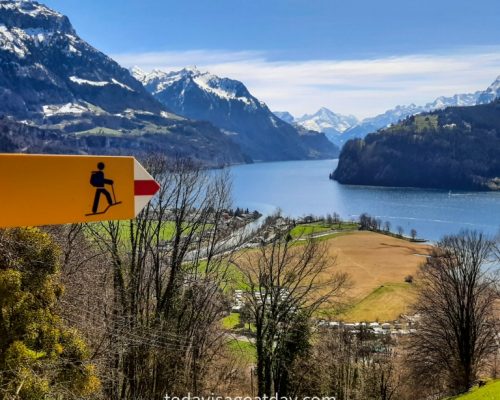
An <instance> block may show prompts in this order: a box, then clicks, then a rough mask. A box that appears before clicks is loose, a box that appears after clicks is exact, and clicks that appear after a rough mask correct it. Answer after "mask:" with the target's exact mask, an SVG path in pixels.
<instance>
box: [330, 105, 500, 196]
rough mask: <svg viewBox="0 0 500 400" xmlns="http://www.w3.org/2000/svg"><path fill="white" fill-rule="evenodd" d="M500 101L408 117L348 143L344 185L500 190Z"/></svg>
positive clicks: (342, 164)
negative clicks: (499, 155)
mask: <svg viewBox="0 0 500 400" xmlns="http://www.w3.org/2000/svg"><path fill="white" fill-rule="evenodd" d="M499 151H500V101H498V100H497V101H496V102H494V103H490V104H485V105H478V106H472V107H449V108H446V109H444V110H441V111H435V112H432V113H428V114H420V115H416V116H412V117H410V118H408V119H406V120H405V121H403V122H401V123H400V124H397V125H395V126H392V127H389V128H387V129H385V130H382V131H380V132H378V133H375V134H371V135H368V136H367V137H366V138H365V139H357V140H352V141H349V142H348V143H346V145H345V146H344V147H343V149H342V152H341V154H340V159H339V164H338V167H337V169H336V171H335V172H334V173H333V174H332V176H331V177H332V178H333V179H335V180H337V181H339V182H340V183H345V184H355V185H376V186H400V187H406V186H411V187H427V188H441V189H462V190H500V158H499V157H498V153H499Z"/></svg>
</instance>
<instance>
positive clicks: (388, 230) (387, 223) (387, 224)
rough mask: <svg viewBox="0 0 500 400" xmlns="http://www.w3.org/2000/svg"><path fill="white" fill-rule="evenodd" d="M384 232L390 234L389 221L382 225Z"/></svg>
mask: <svg viewBox="0 0 500 400" xmlns="http://www.w3.org/2000/svg"><path fill="white" fill-rule="evenodd" d="M384 230H385V231H386V232H390V231H391V222H390V221H385V223H384Z"/></svg>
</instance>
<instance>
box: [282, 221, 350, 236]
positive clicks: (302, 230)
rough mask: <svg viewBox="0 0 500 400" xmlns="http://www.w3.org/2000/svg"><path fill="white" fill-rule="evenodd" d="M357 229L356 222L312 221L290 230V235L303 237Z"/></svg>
mask: <svg viewBox="0 0 500 400" xmlns="http://www.w3.org/2000/svg"><path fill="white" fill-rule="evenodd" d="M354 229H358V224H357V223H353V222H342V223H341V224H327V223H325V222H313V223H310V224H300V225H297V226H296V227H295V228H293V229H292V231H291V232H290V233H291V235H292V237H294V238H297V237H303V236H309V235H315V234H321V233H324V232H330V231H351V230H354Z"/></svg>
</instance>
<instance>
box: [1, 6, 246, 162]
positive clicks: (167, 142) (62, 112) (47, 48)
mask: <svg viewBox="0 0 500 400" xmlns="http://www.w3.org/2000/svg"><path fill="white" fill-rule="evenodd" d="M0 116H4V117H7V118H10V119H11V120H13V121H22V122H24V123H29V124H31V125H33V126H38V127H41V128H43V129H49V130H50V131H60V132H61V133H65V134H66V133H73V134H75V133H78V134H79V135H78V137H82V135H92V136H93V137H100V138H102V137H103V136H108V139H109V136H110V135H111V136H112V137H113V143H114V145H115V147H114V148H111V146H110V145H109V143H110V140H108V139H105V140H100V139H95V140H94V142H95V143H104V145H103V146H104V151H109V152H115V151H116V152H120V148H121V146H122V145H123V147H124V149H125V150H123V151H127V152H130V151H129V150H130V149H139V148H141V149H143V150H145V151H162V152H167V153H172V154H173V153H175V154H183V155H198V157H201V158H203V159H204V160H205V161H209V162H216V163H217V164H219V163H226V162H241V161H243V160H244V158H243V155H242V153H241V151H240V150H239V148H238V146H237V145H236V144H234V143H233V142H232V141H231V140H230V138H228V137H227V135H225V134H223V133H222V132H221V131H220V130H219V129H217V128H215V127H214V126H213V125H211V124H209V123H199V122H193V121H188V120H186V119H184V118H181V117H179V116H177V115H175V114H173V113H170V112H169V111H168V109H167V108H166V107H165V106H164V105H162V104H161V103H160V102H159V101H158V100H156V99H155V98H154V97H153V96H152V95H151V94H150V93H149V92H148V91H147V90H146V89H145V88H144V87H143V85H142V84H141V83H140V82H139V81H137V80H136V79H135V78H134V77H133V76H132V75H131V74H130V72H129V71H128V70H127V69H125V68H122V67H121V66H120V65H119V64H118V63H116V62H115V61H113V60H112V59H111V58H109V57H108V56H106V55H105V54H103V53H101V52H100V51H98V50H96V49H95V48H94V47H92V46H91V45H90V44H88V43H87V42H85V41H84V40H83V39H81V38H80V37H79V36H78V35H77V33H76V31H75V30H74V28H73V27H72V25H71V23H70V21H69V20H68V18H67V17H66V16H64V15H62V14H60V13H58V12H56V11H53V10H51V9H50V8H48V7H46V6H44V5H42V4H40V3H37V2H35V1H19V0H16V1H13V0H0ZM18 131H19V132H22V131H23V130H22V129H19V130H18ZM145 135H147V136H145ZM140 138H141V139H140ZM139 139H140V140H139ZM142 139H144V140H142ZM120 143H122V144H120ZM82 151H86V152H87V151H92V149H88V148H85V149H82ZM99 151H100V152H102V151H103V150H102V146H101V147H100V150H99ZM209 159H210V160H209Z"/></svg>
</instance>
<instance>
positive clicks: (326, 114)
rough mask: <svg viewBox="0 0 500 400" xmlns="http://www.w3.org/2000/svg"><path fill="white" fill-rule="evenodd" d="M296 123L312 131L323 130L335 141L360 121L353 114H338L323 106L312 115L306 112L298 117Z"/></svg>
mask: <svg viewBox="0 0 500 400" xmlns="http://www.w3.org/2000/svg"><path fill="white" fill-rule="evenodd" d="M295 123H297V124H298V125H301V126H303V127H304V128H306V129H309V130H312V131H317V132H323V133H324V134H326V136H327V137H328V139H330V141H332V142H333V143H335V142H336V141H337V136H339V135H341V134H342V133H343V132H345V131H346V130H347V129H349V128H351V127H353V126H355V125H356V124H358V123H359V121H358V119H357V118H356V117H355V116H353V115H341V114H336V113H334V112H333V111H331V110H329V109H328V108H325V107H322V108H320V109H319V110H318V111H317V112H316V113H314V114H312V115H308V114H306V115H304V116H302V117H300V118H297V119H296V120H295Z"/></svg>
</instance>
